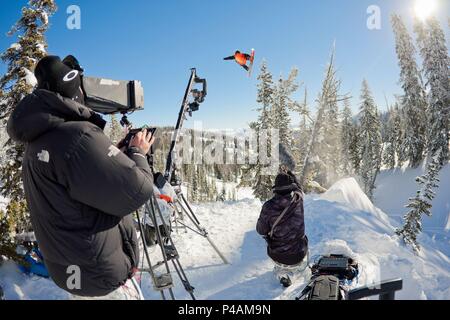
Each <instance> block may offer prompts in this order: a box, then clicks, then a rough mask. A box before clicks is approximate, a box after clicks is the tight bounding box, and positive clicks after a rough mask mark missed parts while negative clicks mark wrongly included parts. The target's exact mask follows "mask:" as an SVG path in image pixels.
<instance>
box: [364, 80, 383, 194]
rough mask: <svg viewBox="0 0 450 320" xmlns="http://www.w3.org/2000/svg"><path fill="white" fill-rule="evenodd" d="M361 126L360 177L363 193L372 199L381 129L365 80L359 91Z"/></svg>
mask: <svg viewBox="0 0 450 320" xmlns="http://www.w3.org/2000/svg"><path fill="white" fill-rule="evenodd" d="M360 110H361V112H360V115H361V120H360V122H361V125H360V130H359V140H360V158H361V165H360V168H359V175H360V177H361V180H362V183H363V187H364V192H365V193H366V194H367V196H368V197H369V198H370V199H372V198H373V190H374V189H375V181H376V178H377V175H378V173H379V171H380V168H381V156H382V155H381V143H382V141H381V127H380V118H379V115H378V111H377V107H376V105H375V101H374V99H373V96H372V93H371V92H370V89H369V84H368V83H367V81H366V80H364V81H363V84H362V89H361V109H360Z"/></svg>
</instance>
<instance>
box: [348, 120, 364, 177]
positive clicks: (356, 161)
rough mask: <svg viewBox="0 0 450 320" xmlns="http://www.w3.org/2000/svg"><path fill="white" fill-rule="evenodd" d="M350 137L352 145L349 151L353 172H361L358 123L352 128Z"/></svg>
mask: <svg viewBox="0 0 450 320" xmlns="http://www.w3.org/2000/svg"><path fill="white" fill-rule="evenodd" d="M350 137H351V144H350V150H349V153H350V160H351V162H352V166H353V171H354V172H359V169H360V167H361V154H360V152H359V150H360V141H359V125H358V123H353V125H352V127H351V128H350Z"/></svg>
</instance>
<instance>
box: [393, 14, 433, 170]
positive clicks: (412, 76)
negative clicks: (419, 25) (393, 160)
mask: <svg viewBox="0 0 450 320" xmlns="http://www.w3.org/2000/svg"><path fill="white" fill-rule="evenodd" d="M391 22H392V27H393V30H394V33H395V41H396V51H397V57H398V61H399V66H400V83H401V86H402V88H403V92H404V94H403V96H402V102H401V104H402V106H403V112H404V116H405V119H404V121H405V128H404V130H405V131H404V138H403V146H402V147H403V153H404V155H405V157H406V159H407V160H409V165H410V166H411V167H414V168H415V167H417V166H418V165H419V164H420V163H421V162H422V160H423V159H424V153H425V147H426V129H425V127H426V123H427V122H426V113H427V103H426V97H425V90H424V87H423V84H422V79H421V74H420V71H419V68H418V67H417V63H416V60H415V53H416V50H415V48H414V44H413V40H412V37H411V36H410V35H409V33H408V30H407V29H406V27H405V25H404V23H403V21H402V19H401V18H400V16H398V15H395V14H394V15H392V17H391Z"/></svg>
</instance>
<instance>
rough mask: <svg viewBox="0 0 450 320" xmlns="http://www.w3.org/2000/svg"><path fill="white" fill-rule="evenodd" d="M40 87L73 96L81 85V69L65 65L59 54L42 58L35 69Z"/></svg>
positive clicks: (69, 96)
mask: <svg viewBox="0 0 450 320" xmlns="http://www.w3.org/2000/svg"><path fill="white" fill-rule="evenodd" d="M34 74H35V76H36V79H37V81H38V89H46V90H49V91H52V92H56V93H59V94H60V95H62V96H64V97H67V98H71V99H72V98H73V97H74V96H75V94H76V93H77V92H78V90H79V88H80V85H81V78H80V71H78V70H73V69H71V68H69V67H68V66H67V65H65V64H64V63H63V62H62V61H61V59H60V58H59V57H57V56H47V57H44V58H42V59H41V60H40V61H39V62H38V64H37V66H36V69H35V70H34Z"/></svg>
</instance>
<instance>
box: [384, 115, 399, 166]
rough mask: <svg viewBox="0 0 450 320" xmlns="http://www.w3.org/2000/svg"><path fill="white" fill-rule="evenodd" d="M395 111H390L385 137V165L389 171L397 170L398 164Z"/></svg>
mask: <svg viewBox="0 0 450 320" xmlns="http://www.w3.org/2000/svg"><path fill="white" fill-rule="evenodd" d="M395 117H396V114H395V110H394V109H393V108H392V109H389V119H388V122H387V127H386V132H385V137H384V151H383V164H384V165H385V166H386V168H388V169H393V168H395V164H396V150H397V146H396V143H397V137H396V128H395Z"/></svg>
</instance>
